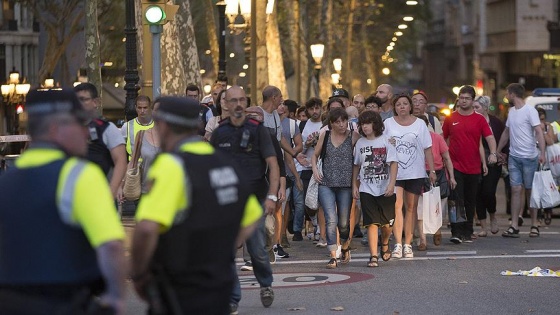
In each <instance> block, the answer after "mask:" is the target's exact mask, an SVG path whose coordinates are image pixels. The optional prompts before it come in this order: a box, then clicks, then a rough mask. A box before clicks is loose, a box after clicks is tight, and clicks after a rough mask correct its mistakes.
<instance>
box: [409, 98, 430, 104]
mask: <svg viewBox="0 0 560 315" xmlns="http://www.w3.org/2000/svg"><path fill="white" fill-rule="evenodd" d="M412 104H421V105H424V104H428V103H427V102H426V101H424V100H414V99H413V100H412Z"/></svg>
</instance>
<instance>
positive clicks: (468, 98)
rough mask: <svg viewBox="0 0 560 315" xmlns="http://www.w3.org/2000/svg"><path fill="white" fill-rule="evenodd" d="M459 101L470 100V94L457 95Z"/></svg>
mask: <svg viewBox="0 0 560 315" xmlns="http://www.w3.org/2000/svg"><path fill="white" fill-rule="evenodd" d="M459 100H460V101H472V97H470V96H461V97H459Z"/></svg>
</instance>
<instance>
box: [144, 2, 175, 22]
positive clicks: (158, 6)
mask: <svg viewBox="0 0 560 315" xmlns="http://www.w3.org/2000/svg"><path fill="white" fill-rule="evenodd" d="M178 9H179V6H178V5H175V4H167V0H147V1H146V0H144V2H142V12H143V15H144V24H146V25H163V24H166V23H167V22H169V21H172V20H173V18H174V17H175V14H176V13H177V10H178Z"/></svg>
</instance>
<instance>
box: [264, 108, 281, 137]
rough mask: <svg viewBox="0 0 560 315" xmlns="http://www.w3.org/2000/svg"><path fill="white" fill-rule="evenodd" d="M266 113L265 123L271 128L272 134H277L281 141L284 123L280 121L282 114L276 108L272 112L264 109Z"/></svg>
mask: <svg viewBox="0 0 560 315" xmlns="http://www.w3.org/2000/svg"><path fill="white" fill-rule="evenodd" d="M263 114H264V121H263V125H264V126H265V127H266V128H268V129H269V131H270V133H271V134H273V135H274V134H276V139H277V140H278V141H280V139H281V138H282V124H281V122H280V116H279V115H278V112H277V111H276V110H273V111H272V113H267V111H266V110H263Z"/></svg>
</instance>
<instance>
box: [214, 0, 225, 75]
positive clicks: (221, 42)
mask: <svg viewBox="0 0 560 315" xmlns="http://www.w3.org/2000/svg"><path fill="white" fill-rule="evenodd" d="M216 6H217V7H218V26H219V28H220V34H219V37H218V46H219V49H220V52H219V54H218V56H219V57H218V75H225V74H226V6H227V5H226V3H225V1H220V2H218V3H216Z"/></svg>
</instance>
